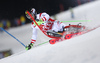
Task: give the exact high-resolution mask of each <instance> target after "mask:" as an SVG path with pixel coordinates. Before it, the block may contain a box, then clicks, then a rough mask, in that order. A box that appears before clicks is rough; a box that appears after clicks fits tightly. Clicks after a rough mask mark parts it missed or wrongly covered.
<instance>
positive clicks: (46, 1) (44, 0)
mask: <svg viewBox="0 0 100 63" xmlns="http://www.w3.org/2000/svg"><path fill="white" fill-rule="evenodd" d="M59 4H63V6H64V10H67V9H68V8H69V7H74V6H76V5H77V1H76V0H7V1H5V0H3V1H1V2H0V19H14V18H16V17H20V16H21V15H25V14H24V13H25V10H30V9H31V8H35V9H36V10H37V12H38V13H41V12H47V13H48V14H50V15H53V14H56V13H58V12H59V11H60V8H59Z"/></svg>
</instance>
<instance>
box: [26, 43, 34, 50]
mask: <svg viewBox="0 0 100 63" xmlns="http://www.w3.org/2000/svg"><path fill="white" fill-rule="evenodd" d="M33 44H34V43H30V44H29V45H28V46H26V47H25V49H26V50H29V49H31V48H32V47H33Z"/></svg>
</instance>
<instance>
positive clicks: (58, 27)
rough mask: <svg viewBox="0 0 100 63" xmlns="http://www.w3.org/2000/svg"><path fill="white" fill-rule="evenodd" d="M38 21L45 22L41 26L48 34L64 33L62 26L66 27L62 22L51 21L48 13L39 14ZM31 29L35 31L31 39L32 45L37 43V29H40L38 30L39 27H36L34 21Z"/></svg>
mask: <svg viewBox="0 0 100 63" xmlns="http://www.w3.org/2000/svg"><path fill="white" fill-rule="evenodd" d="M36 19H38V20H40V19H42V20H43V21H44V22H45V23H44V24H41V25H40V27H41V28H42V31H43V32H47V31H48V30H54V31H56V32H58V31H62V30H63V28H62V26H65V25H64V24H63V23H62V22H59V21H57V20H54V19H51V18H50V16H49V15H48V14H47V13H40V14H37V15H36ZM31 27H32V29H33V35H32V38H31V43H34V42H36V38H37V29H39V28H38V26H36V25H34V21H33V22H32V25H31Z"/></svg>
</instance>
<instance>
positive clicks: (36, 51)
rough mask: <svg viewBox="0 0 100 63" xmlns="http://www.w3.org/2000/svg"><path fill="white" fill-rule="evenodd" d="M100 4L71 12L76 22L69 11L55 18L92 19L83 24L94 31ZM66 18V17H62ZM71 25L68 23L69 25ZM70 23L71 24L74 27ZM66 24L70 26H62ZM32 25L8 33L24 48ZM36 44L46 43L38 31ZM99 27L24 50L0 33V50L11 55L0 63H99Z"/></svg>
mask: <svg viewBox="0 0 100 63" xmlns="http://www.w3.org/2000/svg"><path fill="white" fill-rule="evenodd" d="M99 7H100V1H94V2H91V3H87V4H84V5H82V6H78V7H76V8H74V9H73V11H74V13H75V19H71V18H70V11H65V12H61V13H59V14H57V15H56V17H57V20H61V21H66V20H68V21H69V20H91V22H82V24H84V25H86V26H88V27H90V28H94V27H96V26H99V25H100V21H99V20H100V18H99V16H100V12H99V11H100V8H99ZM65 17H66V18H65ZM70 23H71V22H70ZM77 23H78V22H73V23H71V24H77ZM65 24H66V25H68V24H69V23H65ZM30 25H31V24H27V25H24V26H21V27H17V28H11V29H9V30H7V31H8V32H10V33H11V34H12V35H14V36H15V37H16V38H18V39H19V40H20V41H21V42H23V43H24V44H25V45H27V44H29V43H30V41H31V40H30V39H31V34H32V33H31V31H32V30H31V26H30ZM38 33H39V35H38V39H37V42H36V45H37V44H39V43H43V42H45V41H48V40H49V39H50V38H48V37H46V36H45V35H44V34H43V33H42V32H41V31H38ZM99 37H100V28H97V29H95V30H93V31H91V32H89V33H86V34H83V35H80V36H77V37H74V38H72V39H69V40H66V41H62V42H59V43H56V44H54V45H51V44H49V43H47V44H44V45H41V46H38V47H34V48H32V49H31V50H28V51H26V50H25V48H24V47H23V46H22V45H21V44H20V43H18V42H17V41H16V40H15V39H13V38H12V37H10V36H9V35H7V34H6V33H4V32H3V33H2V34H0V51H2V50H7V49H11V50H12V52H13V53H14V54H13V55H11V56H9V57H6V58H3V59H0V63H100V49H99V48H100V39H99Z"/></svg>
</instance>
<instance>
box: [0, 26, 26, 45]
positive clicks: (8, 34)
mask: <svg viewBox="0 0 100 63" xmlns="http://www.w3.org/2000/svg"><path fill="white" fill-rule="evenodd" d="M0 29H1V30H3V31H4V32H6V33H7V34H8V35H10V36H11V37H13V38H14V39H16V40H17V41H18V42H19V43H20V44H22V45H23V46H24V47H26V46H25V45H24V44H23V43H22V42H21V41H19V40H18V39H17V38H16V37H14V36H13V35H12V34H10V33H9V32H7V31H6V30H4V29H3V28H1V27H0Z"/></svg>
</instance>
